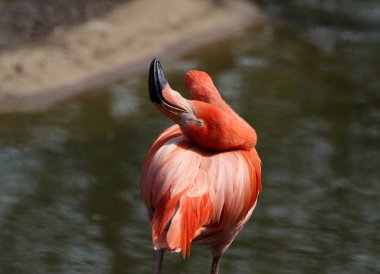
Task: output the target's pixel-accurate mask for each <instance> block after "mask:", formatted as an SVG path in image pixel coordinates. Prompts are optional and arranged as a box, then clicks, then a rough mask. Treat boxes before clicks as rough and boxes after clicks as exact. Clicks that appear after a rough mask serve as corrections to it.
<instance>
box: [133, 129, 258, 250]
mask: <svg viewBox="0 0 380 274" xmlns="http://www.w3.org/2000/svg"><path fill="white" fill-rule="evenodd" d="M142 174H143V176H142V178H141V192H142V196H143V199H144V203H145V205H146V207H147V211H148V216H149V219H150V222H151V227H152V239H153V245H154V247H155V248H156V249H160V248H165V249H168V250H170V251H176V252H180V251H181V252H182V255H183V256H184V257H185V256H186V254H187V255H190V244H191V242H192V241H199V242H200V243H204V244H206V245H208V246H209V247H210V248H211V250H212V252H213V253H222V252H224V250H225V249H226V248H227V247H228V246H229V244H230V243H231V242H232V241H233V239H234V238H235V236H236V234H237V233H238V232H239V231H240V229H241V228H242V226H243V225H244V223H245V222H246V221H247V220H248V219H249V217H250V215H251V213H252V210H253V208H254V207H255V205H256V201H257V197H258V194H259V192H260V191H261V162H260V158H259V156H258V154H257V152H256V150H255V148H252V149H251V150H249V151H244V150H231V151H223V152H212V151H205V150H204V149H201V148H199V147H198V146H196V145H195V144H193V143H191V142H190V141H189V140H188V139H187V138H186V137H185V136H184V135H183V133H182V132H181V130H180V128H179V126H178V125H174V126H172V127H170V128H168V129H167V130H165V131H164V132H163V133H162V134H161V135H160V136H159V137H158V139H157V140H156V141H155V143H154V144H153V146H152V147H151V149H150V151H149V153H148V156H147V158H146V159H145V162H144V166H143V172H142Z"/></svg>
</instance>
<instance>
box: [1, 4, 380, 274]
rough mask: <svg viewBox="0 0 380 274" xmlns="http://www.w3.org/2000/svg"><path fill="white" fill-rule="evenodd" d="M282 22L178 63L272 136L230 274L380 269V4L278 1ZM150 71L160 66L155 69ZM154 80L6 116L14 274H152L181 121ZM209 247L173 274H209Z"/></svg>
mask: <svg viewBox="0 0 380 274" xmlns="http://www.w3.org/2000/svg"><path fill="white" fill-rule="evenodd" d="M267 8H268V9H269V11H270V12H271V13H272V14H274V15H275V16H276V17H277V18H279V21H277V22H273V23H270V24H267V25H265V26H262V27H259V28H255V29H252V30H248V31H246V32H244V33H242V34H239V35H235V36H234V37H230V38H228V39H225V40H223V41H219V42H217V43H213V44H210V45H207V46H204V47H201V48H198V49H195V50H194V51H192V52H190V53H188V54H186V55H185V56H183V57H182V58H180V59H179V60H176V61H170V62H168V63H165V62H164V63H163V66H164V69H166V70H167V78H168V80H169V82H170V83H171V86H172V87H174V88H176V89H177V90H181V91H183V85H182V83H181V81H182V80H181V79H182V75H183V73H184V72H185V71H186V70H188V69H194V68H197V69H202V70H205V71H208V72H209V73H210V74H211V75H212V76H213V77H214V79H215V83H216V85H217V86H218V87H219V89H220V91H221V92H222V94H223V95H224V97H225V98H226V100H227V101H228V102H229V103H230V104H231V105H232V106H233V107H234V108H235V109H236V110H237V111H238V112H239V113H240V114H241V115H242V116H243V117H244V118H246V119H247V120H248V121H249V122H250V123H251V124H252V125H253V126H254V127H255V128H256V130H257V132H258V134H259V144H258V151H259V153H260V155H261V157H262V161H263V193H262V194H261V196H260V197H259V203H258V206H257V208H256V210H255V212H254V214H253V218H252V219H251V221H250V222H249V223H248V224H247V225H246V226H245V228H244V230H243V232H242V233H241V234H240V235H239V236H238V238H237V239H236V240H235V242H234V243H233V245H232V246H231V247H230V249H229V250H228V252H227V253H226V255H225V257H224V258H223V260H222V269H221V273H236V274H237V273H239V274H240V273H268V274H269V273H305V274H306V273H307V274H309V273H312V274H313V273H316V274H317V273H334V274H335V273H353V274H354V273H379V272H380V232H379V231H380V213H379V208H380V199H379V193H380V183H379V178H380V169H379V164H380V145H379V144H380V142H379V139H380V77H379V76H380V54H379V48H380V27H379V26H380V4H379V3H377V2H376V1H338V0H335V1H287V2H286V3H282V1H274V2H271V4H268V6H267ZM148 66H149V61H147V69H148ZM146 78H147V75H146V74H144V75H139V76H137V77H132V78H130V79H125V80H124V81H120V82H118V83H114V84H112V85H110V86H109V87H108V88H107V89H104V90H96V91H89V92H87V93H85V94H82V95H80V96H77V97H75V98H71V99H69V100H67V101H66V102H63V103H59V104H57V105H54V106H52V107H50V108H48V109H44V110H40V111H36V112H33V113H13V114H1V115H0V133H1V134H0V273H4V274H8V273H9V274H13V273H15V274H16V273H17V274H23V273H65V274H66V273H114V274H121V273H150V272H151V269H152V266H153V261H154V256H155V254H154V251H153V250H152V247H151V242H150V231H149V225H148V222H147V219H146V216H145V209H144V206H143V204H142V202H141V199H140V193H139V177H140V170H141V165H142V161H143V159H144V157H145V154H146V152H147V150H148V149H149V146H150V145H151V143H152V142H153V140H154V138H155V137H156V136H157V135H158V134H159V133H160V132H161V131H162V130H163V129H164V128H165V127H167V126H168V125H170V124H171V123H170V121H168V120H167V119H165V118H164V117H163V116H161V115H160V114H159V112H158V111H157V110H156V109H155V108H154V106H153V105H152V104H151V103H150V102H149V100H148V94H147V83H146ZM210 263H211V257H210V255H209V254H208V252H207V251H206V250H205V249H203V248H201V247H198V246H196V245H194V246H193V249H192V256H191V258H190V259H188V260H186V261H184V260H182V258H181V256H180V255H176V254H173V255H170V256H167V257H166V258H165V261H164V273H208V272H209V267H210Z"/></svg>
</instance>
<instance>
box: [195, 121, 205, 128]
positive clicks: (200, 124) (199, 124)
mask: <svg viewBox="0 0 380 274" xmlns="http://www.w3.org/2000/svg"><path fill="white" fill-rule="evenodd" d="M195 124H196V125H197V126H198V127H203V126H204V122H203V120H195Z"/></svg>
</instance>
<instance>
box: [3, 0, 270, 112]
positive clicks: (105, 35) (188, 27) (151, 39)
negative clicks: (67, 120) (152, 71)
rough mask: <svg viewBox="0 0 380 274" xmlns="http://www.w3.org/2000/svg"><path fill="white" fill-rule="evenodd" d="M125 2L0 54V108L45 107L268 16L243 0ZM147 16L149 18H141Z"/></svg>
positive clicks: (124, 76)
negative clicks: (220, 0)
mask: <svg viewBox="0 0 380 274" xmlns="http://www.w3.org/2000/svg"><path fill="white" fill-rule="evenodd" d="M148 1H149V0H138V1H132V2H128V3H125V4H120V5H118V6H116V7H115V8H114V9H113V10H111V11H110V12H109V13H107V14H106V15H104V16H102V17H100V18H97V19H94V20H90V21H88V22H86V23H84V24H81V25H78V26H75V27H72V28H69V29H67V30H63V32H61V33H58V34H52V35H50V36H49V37H47V38H46V39H44V40H43V41H42V42H41V43H39V45H30V46H26V47H21V48H17V49H14V50H10V51H6V52H4V53H0V112H11V111H28V110H36V109H39V108H43V107H47V106H50V105H52V104H54V103H56V102H59V101H61V100H64V99H66V98H68V97H70V96H73V95H75V94H78V93H81V92H84V91H86V90H91V89H95V88H99V87H102V86H105V85H107V84H108V83H111V82H112V81H116V80H120V79H123V78H126V77H128V76H130V75H136V74H138V73H141V72H142V71H144V70H146V69H147V66H148V64H149V62H150V61H151V59H152V58H154V57H156V56H160V58H161V59H164V60H165V59H166V60H167V59H171V58H175V57H177V56H179V55H180V54H183V53H185V52H187V51H189V50H190V49H192V48H195V47H197V46H200V45H202V44H205V43H207V42H212V41H215V40H217V39H220V38H223V37H227V36H228V35H231V34H232V33H234V32H238V31H241V30H243V29H245V28H247V27H249V26H253V25H255V24H262V23H263V22H265V21H266V20H267V16H266V15H265V13H264V12H262V11H261V10H260V9H259V8H258V7H257V6H256V5H254V4H252V3H248V2H245V1H242V0H237V1H233V0H228V1H227V0H225V3H224V4H223V5H221V6H215V5H214V4H212V1H203V0H194V1H192V2H191V3H188V2H187V1H186V0H159V1H155V2H150V1H149V2H148ZM147 18H148V19H147Z"/></svg>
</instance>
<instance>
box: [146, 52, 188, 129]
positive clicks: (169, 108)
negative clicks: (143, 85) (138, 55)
mask: <svg viewBox="0 0 380 274" xmlns="http://www.w3.org/2000/svg"><path fill="white" fill-rule="evenodd" d="M148 81H149V97H150V100H151V101H152V102H153V103H154V104H155V105H156V106H157V108H158V109H159V110H160V111H161V112H162V113H163V114H165V115H166V116H168V117H169V118H170V119H172V120H173V121H175V122H178V121H179V120H180V118H181V116H182V114H184V113H186V112H192V109H191V108H190V105H189V103H188V102H187V100H186V99H185V98H183V97H182V96H181V95H180V94H179V93H178V92H176V91H175V90H173V89H171V88H170V86H169V83H168V82H167V81H166V79H165V75H164V72H163V70H162V67H161V63H160V61H159V60H158V59H157V58H155V59H153V61H152V62H151V64H150V69H149V80H148Z"/></svg>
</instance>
